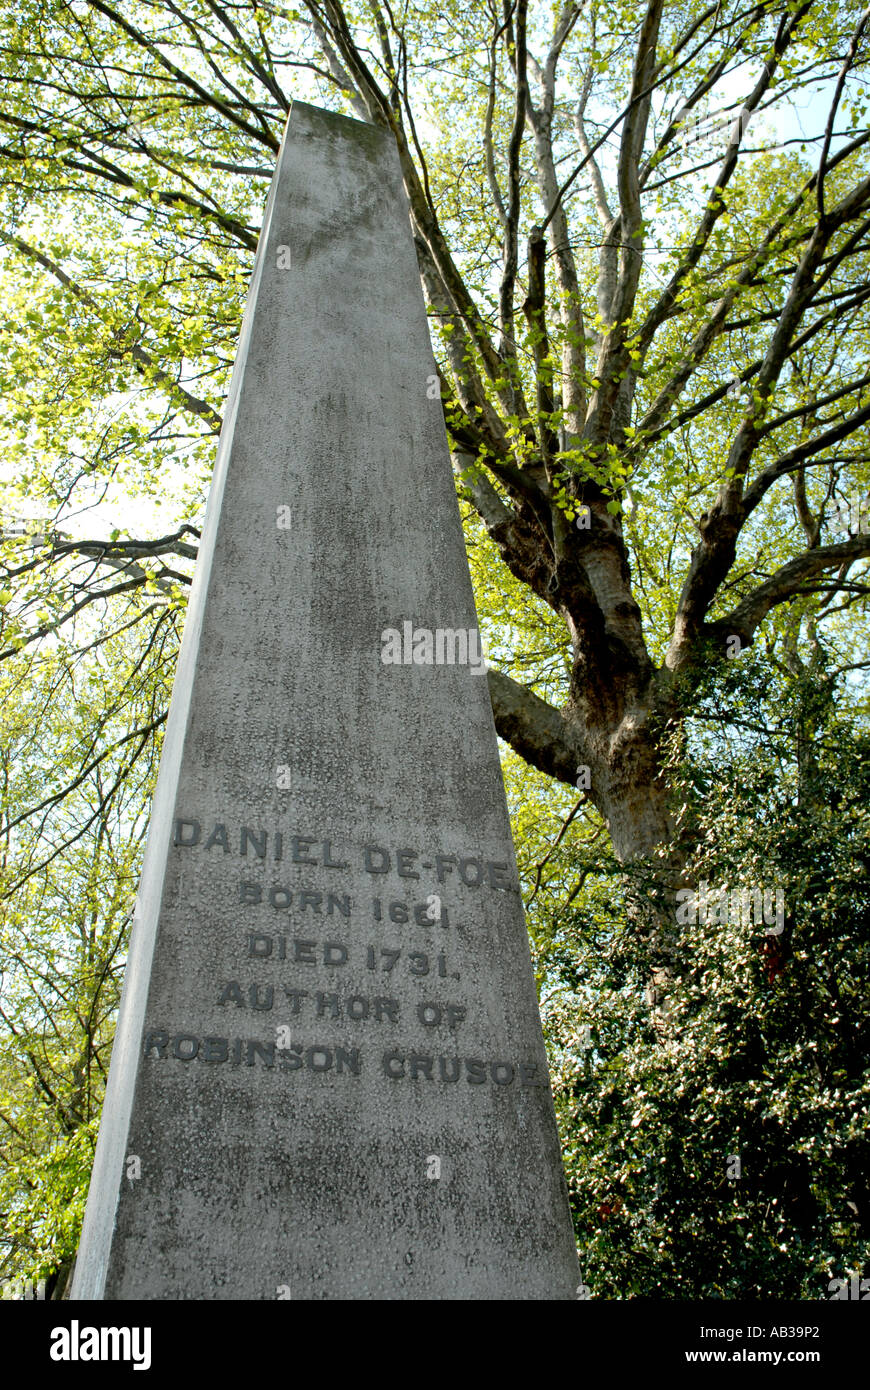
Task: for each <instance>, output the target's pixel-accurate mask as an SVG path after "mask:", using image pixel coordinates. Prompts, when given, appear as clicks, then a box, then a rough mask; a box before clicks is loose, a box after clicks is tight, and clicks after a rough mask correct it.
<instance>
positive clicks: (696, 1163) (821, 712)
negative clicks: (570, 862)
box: [538, 651, 870, 1299]
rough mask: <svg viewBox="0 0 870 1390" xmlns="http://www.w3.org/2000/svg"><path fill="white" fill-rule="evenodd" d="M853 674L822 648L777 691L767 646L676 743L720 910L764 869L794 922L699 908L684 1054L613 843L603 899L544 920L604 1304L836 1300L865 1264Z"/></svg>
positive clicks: (868, 899)
mask: <svg viewBox="0 0 870 1390" xmlns="http://www.w3.org/2000/svg"><path fill="white" fill-rule="evenodd" d="M835 688H836V680H835V678H833V676H832V672H831V668H830V662H829V660H827V658H826V656H825V654H824V653H823V652H821V651H818V652H817V653H816V654H815V657H814V659H813V661H812V662H808V663H807V665H806V667H805V668H804V669H802V670H799V671H797V670H796V671H795V672H794V673H791V672H784V673H780V674H778V675H777V676H776V679H775V681H774V682H772V683H771V682H770V680H769V673H768V672H766V671H765V670H764V663H762V662H761V661H759V660H758V659H757V657H756V654H754V653H753V654H751V655H750V661H749V663H748V664H747V665H746V666H742V667H735V668H734V669H733V670H732V671H730V672H729V679H728V682H727V686H726V688H725V689H723V688H722V683H721V682H717V681H713V680H711V681H709V682H708V683H707V685H706V688H705V689H704V690H703V691H702V692H701V694H700V698H698V699H697V702H696V706H695V715H694V717H690V718H689V719H688V720H687V724H686V728H687V729H688V733H689V739H688V747H687V748H686V747H684V748H682V749H680V748H677V747H674V748H673V749H672V750H671V752H672V763H671V767H670V775H671V777H672V778H673V779H674V780H675V781H677V782H679V783H680V784H681V785H682V786H683V789H684V794H685V796H686V800H687V804H690V805H691V807H692V808H693V811H692V814H693V815H694V816H695V817H696V818H697V821H698V825H697V827H696V831H697V832H698V833H697V834H696V844H697V845H698V846H699V847H698V848H697V849H696V852H695V856H694V861H693V862H692V864H691V870H692V872H693V874H694V875H696V876H697V879H700V880H703V881H706V882H707V883H708V886H709V889H710V899H709V900H710V902H711V903H712V902H714V901H716V902H717V908H718V902H720V901H721V898H719V890H720V888H723V887H727V888H728V889H729V890H730V891H729V898H730V897H731V894H732V893H733V892H734V890H735V888H739V887H740V886H745V885H748V884H753V883H755V884H765V885H767V886H768V888H769V889H771V890H772V889H773V888H774V886H775V887H776V888H778V890H779V891H781V892H782V895H783V899H784V905H785V911H784V913H783V920H782V923H781V924H777V925H780V930H779V931H777V925H774V924H773V923H772V922H771V923H770V924H768V925H767V926H766V925H764V924H763V923H762V922H759V921H756V920H752V921H749V922H747V921H746V920H742V919H741V917H740V916H737V915H736V914H733V913H729V915H728V917H727V919H726V920H722V915H721V912H719V911H718V910H717V911H716V912H709V913H708V914H707V920H701V917H700V914H696V915H695V920H694V921H686V922H685V924H684V926H683V929H682V932H681V942H680V947H681V952H680V954H681V959H682V968H681V970H680V975H679V979H678V980H677V981H676V982H675V983H674V986H673V990H672V994H671V1000H670V1002H671V1010H670V1015H671V1028H670V1036H669V1037H668V1040H667V1042H666V1043H665V1045H662V1043H661V1040H660V1038H659V1036H658V1034H657V1032H656V1030H655V1028H654V1027H653V1026H652V1021H651V1017H650V1014H649V1011H648V1010H647V1009H646V1008H645V1006H644V1004H643V989H642V985H643V979H644V973H645V965H646V962H645V959H644V956H643V952H642V951H641V950H640V949H639V947H638V941H637V938H636V936H635V935H633V934H632V933H631V932H630V931H628V930H626V921H625V916H624V913H623V912H622V911H621V904H622V901H623V900H624V894H625V884H624V871H621V870H620V866H619V865H618V864H616V863H615V862H614V861H613V859H612V856H611V857H610V858H609V859H608V856H606V855H602V854H600V853H599V854H598V856H597V860H596V859H595V858H594V857H593V856H591V855H588V854H587V857H586V862H585V866H586V870H587V874H588V875H589V891H588V892H587V894H586V895H585V899H584V902H583V905H582V907H578V906H577V905H576V904H575V905H574V906H572V907H568V908H566V907H565V906H564V903H563V902H560V896H561V895H556V897H555V898H554V899H553V900H551V902H550V903H549V904H548V907H547V909H546V910H545V911H544V912H541V913H539V921H538V940H539V961H540V969H541V973H542V978H543V979H544V981H545V985H544V989H543V996H544V997H543V1001H542V1002H543V1012H544V1018H545V1027H546V1029H547V1032H548V1035H549V1040H550V1044H551V1048H552V1049H553V1052H554V1057H555V1067H554V1083H555V1091H556V1097H557V1107H558V1110H559V1113H560V1118H561V1123H562V1129H563V1135H564V1153H565V1163H566V1169H567V1172H568V1180H569V1187H570V1190H571V1194H572V1205H573V1207H574V1212H575V1220H576V1224H577V1231H578V1236H579V1242H580V1248H581V1250H582V1252H583V1254H582V1262H583V1276H584V1281H585V1282H586V1284H587V1287H588V1288H589V1289H590V1292H591V1295H592V1296H593V1297H611V1298H612V1297H622V1298H626V1297H659V1298H661V1297H665V1298H710V1297H713V1298H752V1299H769V1298H805V1299H806V1298H808V1299H820V1298H823V1299H828V1298H832V1297H838V1296H841V1295H840V1294H839V1293H838V1289H840V1288H841V1287H842V1285H841V1284H840V1282H839V1281H842V1280H846V1282H847V1284H848V1280H849V1278H850V1276H852V1275H853V1274H858V1275H859V1276H861V1275H862V1274H864V1273H866V1267H867V1261H868V1258H870V1189H868V1184H867V1177H866V1175H867V1171H868V1157H870V1155H868V1142H867V1132H866V1124H865V1123H864V1118H863V1117H864V1115H865V1113H866V1106H867V1089H868V1076H867V1063H866V1057H867V1037H868V1030H870V1013H868V1007H867V997H866V989H865V988H864V981H865V980H866V977H867V966H868V942H870V937H868V909H870V896H868V879H867V875H868V863H870V861H868V850H870V845H868V833H867V832H868V818H867V810H866V808H867V791H868V788H867V785H866V783H867V766H868V764H867V728H866V720H865V721H864V722H863V727H862V728H861V729H860V730H858V731H856V730H855V728H854V727H853V725H852V723H851V721H850V720H848V719H845V718H844V717H843V715H842V714H841V713H840V712H839V711H838V709H837V703H836V700H835V698H834V696H835ZM722 725H724V726H725V728H726V729H727V730H728V731H729V732H728V736H727V737H726V738H725V739H724V740H723V739H722V737H721V736H719V735H718V734H717V737H716V738H715V740H714V739H711V738H710V737H709V729H710V727H711V726H714V727H715V726H720V727H721V726H722ZM808 735H810V736H811V740H812V742H811V747H812V757H811V759H807V758H806V756H805V754H806V748H807V736H808Z"/></svg>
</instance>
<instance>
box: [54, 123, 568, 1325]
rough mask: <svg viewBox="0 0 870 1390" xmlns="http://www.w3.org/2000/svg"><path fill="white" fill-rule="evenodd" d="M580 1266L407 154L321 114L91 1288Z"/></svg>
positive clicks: (270, 1284) (535, 1282)
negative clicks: (406, 179)
mask: <svg viewBox="0 0 870 1390" xmlns="http://www.w3.org/2000/svg"><path fill="white" fill-rule="evenodd" d="M433 383H434V385H435V389H434V390H433ZM578 1278H579V1275H578V1270H577V1259H576V1253H575V1248H574V1238H573V1231H572V1226H571V1220H570V1215H569V1209H568V1200H567V1192H566V1186H565V1179H564V1175H563V1171H562V1166H561V1161H560V1154H559V1146H558V1140H557V1131H556V1124H555V1117H554V1112H553V1103H552V1099H551V1095H550V1089H549V1081H548V1075H547V1063H546V1056H545V1051H544V1045H543V1041H542V1036H541V1026H540V1018H539V1014H538V1008H537V999H536V993H535V987H534V981H533V975H532V969H531V964H530V958H529V948H528V940H527V936H526V931H525V924H524V917H523V909H522V902H521V899H520V896H519V885H518V878H517V871H516V864H515V860H514V854H513V847H512V843H511V836H510V827H509V821H508V814H507V808H506V803H505V795H504V787H503V784H502V780H501V773H500V769H499V762H498V752H497V745H496V735H495V729H494V725H493V718H492V711H491V707H490V702H489V696H488V691H487V680H486V672H485V667H484V663H483V659H482V656H481V651H480V646H479V642H478V630H477V619H476V615H475V609H474V600H473V596H472V590H471V583H470V578H469V573H468V566H467V562H466V557H465V551H464V546H463V537H462V530H461V524H460V516H459V509H458V505H457V500H456V496H455V490H454V485H453V478H452V472H451V467H450V460H449V454H448V449H447V441H446V436H445V428H444V418H443V412H442V409H441V403H440V397H439V393H438V390H437V377H436V368H435V364H434V360H433V357H432V350H431V346H430V342H429V334H428V329H427V321H426V313H425V308H424V304H423V298H422V293H421V286H420V280H419V276H418V271H417V265H416V258H415V253H414V247H413V241H412V236H411V231H410V225H409V218H408V205H407V200H406V196H405V192H404V189H403V186H402V179H401V172H400V168H399V162H398V156H397V153H396V150H395V146H394V144H393V143H392V141H391V138H390V137H389V135H388V134H386V133H385V132H383V131H381V130H379V129H377V128H375V127H373V126H370V125H367V124H365V123H363V122H359V121H353V120H349V119H347V118H345V117H340V116H335V115H332V114H329V113H327V112H325V111H320V110H317V109H316V108H313V107H311V106H306V105H303V104H301V103H295V104H294V106H293V109H292V112H291V115H290V119H289V121H288V127H287V131H286V133H285V137H284V141H283V143H282V147H281V152H280V155H279V158H278V165H277V169H276V172H275V176H274V180H273V183H272V187H271V192H270V195H269V201H268V205H267V208H266V215H265V221H264V225H263V231H262V235H261V238H260V244H259V249H258V252H257V257H256V262H255V267H254V273H253V279H252V283H251V287H250V292H249V296H248V302H247V307H246V311H245V317H244V323H243V328H242V335H241V342H240V347H239V353H238V359H237V362H236V365H235V370H234V373H233V379H232V385H231V389H230V394H229V400H228V403H227V409H226V415H225V420H224V425H223V431H222V434H221V439H220V445H219V449H218V456H217V462H216V467H215V474H214V481H213V484H212V489H211V494H210V498H209V504H208V511H207V516H206V522H205V529H204V533H203V537H202V544H201V549H200V554H199V558H198V561H197V567H196V573H195V577H194V583H193V588H192V593H191V598H190V607H189V611H188V616H187V621H186V627H185V632H184V640H183V644H182V650H181V656H180V663H179V667H178V674H177V676H176V680H175V687H174V690H173V695H172V705H171V710H170V715H169V722H168V726H167V730H166V738H165V743H164V748H163V755H162V760H161V766H160V776H159V780H158V786H157V791H156V794H155V800H154V805H153V810H152V821H151V827H150V835H149V840H148V846H147V850H146V855H145V862H144V866H143V871H142V881H141V885H140V892H139V897H138V901H137V907H136V917H135V922H134V927H133V933H132V939H131V944H130V955H129V961H128V965H127V973H126V978H125V984H124V992H123V998H122V1002H121V1011H120V1017H119V1023H118V1032H117V1038H116V1042H115V1047H114V1052H113V1056H112V1065H111V1073H110V1078H109V1086H108V1093H107V1098H106V1104H105V1110H104V1115H103V1122H102V1128H101V1131H100V1137H99V1144H98V1148H97V1157H96V1163H95V1167H94V1173H93V1179H92V1183H91V1189H90V1193H89V1197H88V1206H87V1214H86V1218H85V1225H84V1231H83V1234H82V1242H81V1248H80V1253H79V1259H78V1264H77V1269H76V1275H75V1280H74V1286H73V1297H74V1298H91V1299H100V1298H106V1299H137V1298H142V1299H199V1300H214V1299H233V1298H244V1299H309V1300H310V1299H453V1298H471V1299H474V1298H479V1299H514V1298H520V1299H544V1298H546V1299H550V1298H573V1297H575V1296H576V1287H577V1284H578Z"/></svg>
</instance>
